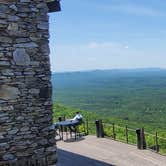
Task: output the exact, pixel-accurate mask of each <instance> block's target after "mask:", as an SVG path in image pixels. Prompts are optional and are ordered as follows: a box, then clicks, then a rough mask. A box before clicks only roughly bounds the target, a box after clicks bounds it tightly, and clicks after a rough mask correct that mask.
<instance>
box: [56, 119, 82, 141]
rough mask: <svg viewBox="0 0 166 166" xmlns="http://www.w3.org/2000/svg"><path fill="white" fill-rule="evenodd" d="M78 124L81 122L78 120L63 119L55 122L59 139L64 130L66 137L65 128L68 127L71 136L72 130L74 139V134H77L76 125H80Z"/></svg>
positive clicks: (66, 131) (61, 137)
mask: <svg viewBox="0 0 166 166" xmlns="http://www.w3.org/2000/svg"><path fill="white" fill-rule="evenodd" d="M80 124H81V122H80V121H79V120H65V121H60V122H57V123H55V125H56V126H57V128H58V129H59V136H60V139H62V140H63V134H64V132H65V133H66V138H68V130H67V128H69V131H70V136H72V132H74V134H75V139H76V135H77V133H76V132H77V130H76V127H77V126H78V125H80ZM72 128H73V129H72Z"/></svg>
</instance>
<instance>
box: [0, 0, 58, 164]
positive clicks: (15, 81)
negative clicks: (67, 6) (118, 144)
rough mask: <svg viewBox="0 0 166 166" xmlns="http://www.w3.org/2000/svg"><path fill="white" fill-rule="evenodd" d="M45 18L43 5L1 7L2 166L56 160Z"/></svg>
mask: <svg viewBox="0 0 166 166" xmlns="http://www.w3.org/2000/svg"><path fill="white" fill-rule="evenodd" d="M47 12H48V9H47V6H46V2H45V0H13V1H12V0H5V1H0V163H1V162H5V161H10V160H15V161H16V160H22V159H24V158H27V159H33V160H34V159H38V160H39V161H40V159H41V160H43V158H45V159H47V160H48V165H54V164H55V163H56V160H57V155H56V146H55V140H54V130H53V128H52V127H51V125H52V101H51V91H52V87H51V81H50V75H51V73H50V62H49V47H48V42H49V41H48V38H49V33H48V27H49V26H48V25H49V24H48V15H47ZM50 140H51V141H50Z"/></svg>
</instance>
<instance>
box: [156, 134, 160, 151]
mask: <svg viewBox="0 0 166 166" xmlns="http://www.w3.org/2000/svg"><path fill="white" fill-rule="evenodd" d="M155 144H156V149H155V150H156V152H157V153H158V152H159V144H158V134H157V132H156V134H155Z"/></svg>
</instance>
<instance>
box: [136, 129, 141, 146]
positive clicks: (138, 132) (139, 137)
mask: <svg viewBox="0 0 166 166" xmlns="http://www.w3.org/2000/svg"><path fill="white" fill-rule="evenodd" d="M136 134H137V148H138V149H141V129H137V130H136Z"/></svg>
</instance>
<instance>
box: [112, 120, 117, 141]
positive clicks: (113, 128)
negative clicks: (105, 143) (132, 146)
mask: <svg viewBox="0 0 166 166" xmlns="http://www.w3.org/2000/svg"><path fill="white" fill-rule="evenodd" d="M112 132H113V139H114V140H116V133H115V124H114V123H113V124H112Z"/></svg>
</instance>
